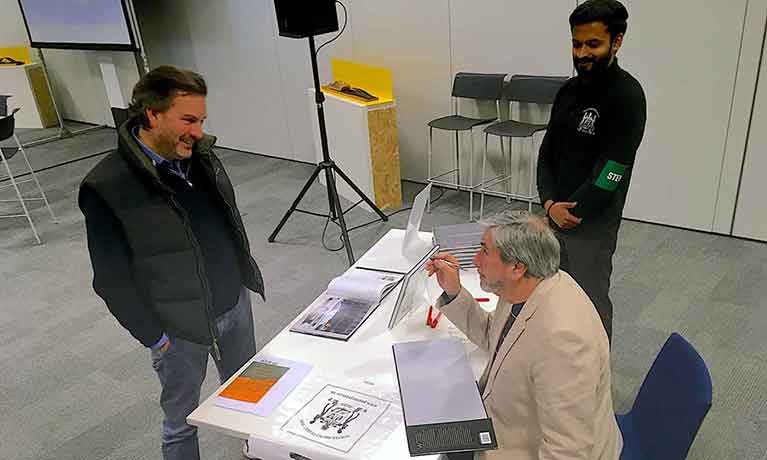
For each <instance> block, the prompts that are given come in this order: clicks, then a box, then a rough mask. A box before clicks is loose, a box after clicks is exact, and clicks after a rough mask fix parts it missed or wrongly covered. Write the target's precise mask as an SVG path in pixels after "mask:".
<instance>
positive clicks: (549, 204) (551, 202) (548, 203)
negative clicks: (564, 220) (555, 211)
mask: <svg viewBox="0 0 767 460" xmlns="http://www.w3.org/2000/svg"><path fill="white" fill-rule="evenodd" d="M555 204H556V203H555V202H554V200H548V201H546V203H544V205H543V209H545V210H546V217H549V213H550V212H551V207H552V206H554V205H555Z"/></svg>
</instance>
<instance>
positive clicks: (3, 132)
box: [0, 108, 58, 244]
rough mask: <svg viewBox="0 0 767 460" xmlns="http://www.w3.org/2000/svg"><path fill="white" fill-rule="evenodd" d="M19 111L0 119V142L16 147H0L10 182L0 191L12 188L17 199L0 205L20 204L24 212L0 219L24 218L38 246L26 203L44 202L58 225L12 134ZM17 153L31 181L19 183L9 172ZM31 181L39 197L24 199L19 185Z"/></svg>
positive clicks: (16, 138)
mask: <svg viewBox="0 0 767 460" xmlns="http://www.w3.org/2000/svg"><path fill="white" fill-rule="evenodd" d="M19 110H20V109H18V108H16V109H14V110H13V111H12V112H11V114H10V115H8V116H6V117H3V118H0V142H2V141H5V140H7V139H11V138H13V140H14V142H15V143H16V147H0V162H2V163H3V165H4V166H5V171H6V173H8V180H9V181H10V182H11V183H10V184H8V185H3V186H0V189H4V188H8V187H13V189H14V190H15V191H16V196H17V197H18V198H17V199H14V200H0V203H21V207H22V209H23V210H24V214H7V215H0V219H9V218H16V217H26V219H27V222H29V226H30V227H31V228H32V233H33V234H34V235H35V240H37V244H40V243H41V242H42V241H41V240H40V236H39V235H38V234H37V229H35V224H34V222H32V217H31V216H30V215H29V208H27V202H28V201H43V202H45V206H46V207H47V208H48V212H50V213H51V218H52V219H53V221H54V222H56V223H58V219H57V218H56V215H55V214H53V210H52V209H51V205H50V204H49V203H48V198H47V197H46V196H45V192H43V188H42V187H41V186H40V181H38V180H37V174H35V171H34V170H33V169H32V165H31V164H30V163H29V159H28V158H27V154H26V152H24V148H23V147H22V146H21V142H19V138H18V137H16V133H15V132H14V128H15V124H16V119H15V118H14V115H15V114H16V112H18V111H19ZM18 152H21V156H22V158H24V162H25V163H26V164H27V168H29V173H30V174H31V176H32V178H31V179H25V180H22V181H19V180H16V178H15V177H14V176H13V172H12V171H11V167H10V165H9V164H8V160H10V159H11V158H12V157H13V156H15V155H16V153H18ZM33 181H34V183H35V184H36V185H37V190H38V191H39V192H40V196H39V197H32V198H29V197H24V196H23V195H22V193H21V189H19V185H20V184H24V183H26V182H33Z"/></svg>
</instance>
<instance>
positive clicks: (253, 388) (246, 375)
mask: <svg viewBox="0 0 767 460" xmlns="http://www.w3.org/2000/svg"><path fill="white" fill-rule="evenodd" d="M288 370H289V368H287V367H283V366H277V365H274V364H269V363H264V362H257V361H256V362H253V363H251V364H250V366H248V367H247V369H245V370H244V371H243V372H242V374H240V375H239V376H238V377H237V378H236V379H234V381H233V382H232V383H230V384H229V386H228V387H226V388H225V389H224V391H222V392H221V393H220V394H219V396H223V397H224V398H229V399H235V400H237V401H243V402H249V403H257V402H259V401H260V400H261V398H263V397H264V395H265V394H266V393H267V392H268V391H269V389H271V388H272V387H273V386H274V385H275V384H276V383H277V381H278V380H279V379H280V377H282V376H283V375H285V373H286V372H287V371H288Z"/></svg>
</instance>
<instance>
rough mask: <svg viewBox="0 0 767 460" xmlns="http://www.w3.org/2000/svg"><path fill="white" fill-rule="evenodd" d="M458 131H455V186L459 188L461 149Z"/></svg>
mask: <svg viewBox="0 0 767 460" xmlns="http://www.w3.org/2000/svg"><path fill="white" fill-rule="evenodd" d="M460 145H461V144H460V141H459V139H458V131H455V188H456V190H461V155H460V153H461V151H460Z"/></svg>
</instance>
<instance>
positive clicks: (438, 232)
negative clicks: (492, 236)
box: [434, 223, 485, 268]
mask: <svg viewBox="0 0 767 460" xmlns="http://www.w3.org/2000/svg"><path fill="white" fill-rule="evenodd" d="M484 233H485V226H484V225H482V224H478V223H469V224H456V225H440V226H438V227H434V244H436V245H439V248H440V251H445V252H449V253H450V254H452V255H453V256H455V257H456V258H457V259H458V261H459V262H460V264H461V267H464V268H469V267H474V256H475V255H476V254H477V251H478V250H479V248H480V244H481V243H482V235H484Z"/></svg>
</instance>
